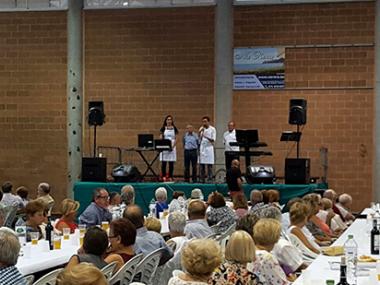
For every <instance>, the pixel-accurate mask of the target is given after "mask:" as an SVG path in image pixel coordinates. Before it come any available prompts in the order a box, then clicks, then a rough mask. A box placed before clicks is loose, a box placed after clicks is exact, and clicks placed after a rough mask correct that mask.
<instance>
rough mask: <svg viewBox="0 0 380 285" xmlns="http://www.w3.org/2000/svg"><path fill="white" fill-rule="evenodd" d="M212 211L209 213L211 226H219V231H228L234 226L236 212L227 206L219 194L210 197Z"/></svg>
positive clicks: (208, 219) (208, 220)
mask: <svg viewBox="0 0 380 285" xmlns="http://www.w3.org/2000/svg"><path fill="white" fill-rule="evenodd" d="M208 204H209V207H210V210H209V211H208V212H207V222H208V224H209V225H211V226H212V225H216V224H218V223H220V224H219V231H220V232H224V231H226V230H227V229H228V228H229V227H230V226H231V225H233V224H234V223H235V222H236V220H237V216H236V214H235V213H234V211H233V210H232V209H231V208H230V207H228V206H227V205H226V201H225V200H224V197H223V195H222V194H220V193H219V192H216V191H215V192H213V193H211V194H210V196H209V197H208Z"/></svg>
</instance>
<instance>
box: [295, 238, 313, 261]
mask: <svg viewBox="0 0 380 285" xmlns="http://www.w3.org/2000/svg"><path fill="white" fill-rule="evenodd" d="M289 239H290V242H291V243H292V244H293V245H294V246H295V247H296V248H298V249H299V250H300V251H301V253H302V256H303V259H304V260H305V261H313V260H314V259H316V258H317V256H318V254H316V253H315V252H313V251H311V250H310V249H308V248H307V247H306V245H304V244H303V242H302V241H301V240H300V239H299V238H298V237H297V236H295V235H294V234H292V233H290V234H289Z"/></svg>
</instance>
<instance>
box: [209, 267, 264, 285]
mask: <svg viewBox="0 0 380 285" xmlns="http://www.w3.org/2000/svg"><path fill="white" fill-rule="evenodd" d="M209 284H211V285H262V284H263V283H261V282H260V281H259V278H258V277H257V276H256V275H255V274H254V273H253V272H251V271H249V270H248V269H247V268H246V266H244V265H242V264H238V263H235V262H231V261H226V262H225V263H224V264H222V265H221V266H220V267H219V269H218V270H217V271H215V272H214V273H213V275H212V278H211V279H210V281H209Z"/></svg>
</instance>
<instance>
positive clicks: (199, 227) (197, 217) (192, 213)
mask: <svg viewBox="0 0 380 285" xmlns="http://www.w3.org/2000/svg"><path fill="white" fill-rule="evenodd" d="M187 214H188V216H189V220H188V221H187V224H186V226H185V231H184V232H185V235H186V237H187V238H188V239H192V238H205V237H207V236H209V235H211V234H213V233H214V232H213V231H212V229H211V228H210V226H209V225H208V223H207V221H206V205H205V203H204V202H202V201H201V200H193V201H191V202H190V204H189V208H188V211H187Z"/></svg>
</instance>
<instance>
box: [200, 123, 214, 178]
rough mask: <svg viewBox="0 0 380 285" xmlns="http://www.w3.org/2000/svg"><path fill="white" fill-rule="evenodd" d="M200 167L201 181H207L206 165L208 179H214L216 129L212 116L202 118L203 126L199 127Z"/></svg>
mask: <svg viewBox="0 0 380 285" xmlns="http://www.w3.org/2000/svg"><path fill="white" fill-rule="evenodd" d="M199 139H200V148H199V167H200V177H201V182H202V183H204V182H205V177H206V166H207V180H208V182H212V181H213V173H212V167H213V165H214V163H215V155H214V142H215V139H216V129H215V128H214V127H213V126H211V125H210V118H209V117H207V116H205V117H203V118H202V127H201V128H200V129H199Z"/></svg>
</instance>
